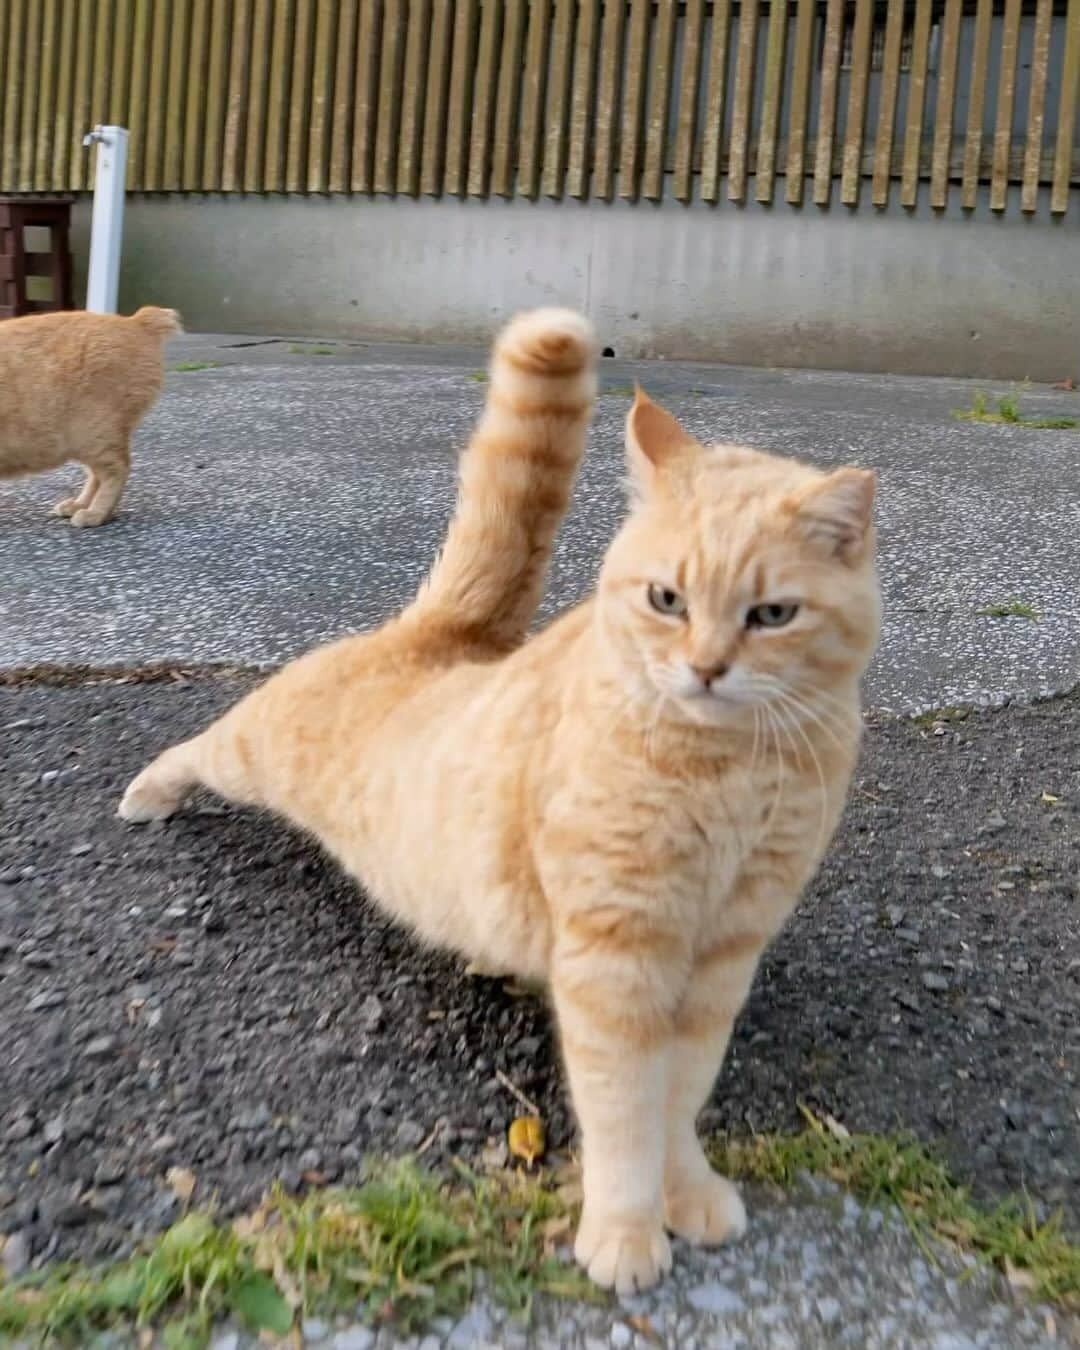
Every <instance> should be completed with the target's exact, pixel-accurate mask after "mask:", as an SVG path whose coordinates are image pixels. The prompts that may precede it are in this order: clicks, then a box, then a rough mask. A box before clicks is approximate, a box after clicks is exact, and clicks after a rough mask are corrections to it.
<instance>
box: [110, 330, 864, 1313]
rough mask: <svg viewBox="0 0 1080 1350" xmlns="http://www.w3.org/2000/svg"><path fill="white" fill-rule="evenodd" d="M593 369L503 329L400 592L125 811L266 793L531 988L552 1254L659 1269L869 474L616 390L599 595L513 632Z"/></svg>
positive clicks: (730, 1222) (839, 767)
mask: <svg viewBox="0 0 1080 1350" xmlns="http://www.w3.org/2000/svg"><path fill="white" fill-rule="evenodd" d="M594 392H595V377H594V341H593V335H592V332H591V330H590V329H589V327H588V326H587V325H586V323H585V321H584V320H582V319H580V318H579V317H578V316H577V315H575V314H572V313H568V312H566V311H559V310H553V311H540V312H537V313H534V314H527V315H524V316H522V317H520V318H518V319H517V320H515V321H514V322H513V323H512V324H511V325H510V326H509V327H508V328H507V329H506V330H505V332H503V334H502V335H501V336H500V338H499V340H498V342H497V344H496V347H495V355H494V360H493V365H492V373H491V381H490V384H489V386H488V397H487V407H486V409H485V411H484V414H483V416H482V418H481V420H480V423H479V425H478V427H477V429H476V431H475V433H474V435H473V438H472V442H471V444H470V446H469V448H468V450H467V451H466V453H465V455H464V457H463V460H462V465H461V487H460V496H459V500H458V507H457V514H456V515H455V517H454V519H453V521H452V523H451V525H450V530H449V534H448V536H447V540H446V545H445V548H444V550H443V553H442V556H441V557H440V558H439V560H438V562H437V563H436V564H435V567H434V569H433V571H432V573H431V575H430V577H429V579H428V581H427V583H426V584H425V585H424V587H423V588H422V590H421V591H420V594H419V595H418V596H417V598H416V599H415V600H414V601H413V603H412V604H411V605H409V606H408V607H407V608H406V609H405V611H404V612H403V613H402V614H401V615H399V616H398V617H397V618H395V619H392V620H391V621H390V622H389V623H387V624H385V625H384V626H383V627H382V628H380V629H378V630H377V631H375V632H372V633H366V634H361V635H358V636H354V637H349V638H346V639H344V640H343V641H341V642H338V643H335V644H333V645H332V646H328V647H324V648H322V649H321V650H318V651H315V652H311V653H309V654H308V655H307V656H305V657H302V658H301V659H300V660H298V661H295V662H293V663H292V664H291V665H289V666H286V667H285V669H284V670H282V671H281V672H279V673H278V674H277V675H275V676H274V677H273V678H272V679H271V680H269V681H268V682H267V683H266V684H264V685H263V686H262V687H261V688H260V689H257V690H256V691H255V692H254V693H252V694H251V695H249V696H248V697H247V698H246V699H244V700H243V701H242V702H241V703H239V704H237V705H236V707H234V708H233V709H232V710H231V711H229V712H228V713H226V714H225V716H224V717H222V718H221V719H220V721H218V722H216V723H214V724H213V725H212V726H211V727H209V728H208V729H207V730H206V731H204V732H203V733H202V734H201V735H198V736H196V737H194V738H193V739H192V740H189V741H185V742H184V743H182V744H180V745H176V746H173V747H172V749H169V750H166V751H165V752H164V753H163V754H161V755H160V756H159V757H158V758H157V759H156V760H154V762H153V763H152V764H151V765H150V766H149V767H148V768H147V769H144V770H143V772H142V773H141V774H140V775H139V776H138V777H137V778H136V779H135V780H134V782H133V783H132V784H131V785H130V787H129V788H128V790H127V793H126V794H125V796H124V799H123V801H122V803H121V805H120V814H121V815H122V816H124V817H126V818H127V819H129V820H151V819H158V818H162V817H165V816H168V815H170V814H171V813H172V812H173V811H175V810H176V809H177V808H178V807H179V806H180V805H181V803H182V802H183V800H184V798H185V797H186V796H187V794H188V793H189V792H190V791H191V790H192V789H193V788H194V787H195V786H197V785H199V784H202V785H205V786H207V787H209V788H211V789H213V790H214V791H216V792H219V793H221V794H223V795H224V796H226V797H230V798H232V799H233V800H236V801H240V802H250V803H257V804H259V805H262V806H266V807H269V808H270V809H271V810H274V811H277V812H279V813H280V814H281V815H283V816H286V817H288V818H289V819H290V820H293V821H295V822H296V823H297V824H298V825H300V826H301V827H302V828H303V829H305V830H308V831H310V833H311V834H313V835H314V836H316V837H317V838H318V839H320V840H322V842H323V843H324V844H325V846H326V847H327V848H328V849H329V850H330V851H331V852H332V853H333V854H334V855H335V856H336V857H337V858H338V859H339V860H340V861H341V863H342V864H343V865H344V866H345V867H346V868H347V869H348V870H349V871H350V872H352V873H353V875H355V876H356V877H358V878H359V879H360V880H361V881H362V882H363V883H364V885H365V886H366V888H367V889H368V890H369V891H370V893H371V895H372V897H373V898H374V899H375V900H376V901H377V902H378V903H380V904H382V905H383V906H384V907H385V908H386V909H387V910H389V911H390V913H392V914H394V915H396V916H397V917H398V918H399V919H400V920H402V921H403V922H404V923H406V924H408V925H409V926H410V927H411V928H412V929H413V930H414V931H415V932H416V933H417V934H418V935H419V936H420V937H421V938H423V939H424V940H426V941H429V942H432V943H435V944H438V945H440V946H445V947H450V948H453V949H456V950H457V951H460V952H462V953H463V954H465V955H466V956H467V957H469V958H470V959H471V960H472V961H474V962H475V963H476V964H477V965H478V966H480V967H481V968H483V969H487V970H491V971H506V972H513V973H516V974H517V975H519V976H522V977H524V978H527V979H537V978H539V979H543V980H545V981H547V983H548V984H549V986H550V990H551V994H552V999H553V1002H554V1006H555V1012H556V1015H557V1018H558V1023H559V1029H560V1032H561V1036H562V1046H563V1053H564V1055H565V1059H566V1065H567V1070H568V1074H569V1080H570V1089H571V1093H572V1096H573V1101H574V1107H575V1109H576V1112H577V1116H578V1120H579V1122H580V1125H581V1130H582V1136H583V1164H584V1207H583V1211H582V1216H581V1223H580V1226H579V1229H578V1233H577V1240H576V1246H575V1251H576V1254H577V1257H578V1260H579V1261H580V1262H581V1263H582V1265H584V1266H585V1268H586V1269H587V1270H588V1272H589V1274H590V1275H591V1276H592V1278H593V1279H594V1280H596V1281H597V1282H598V1283H599V1284H602V1285H606V1286H612V1285H614V1286H615V1287H616V1288H617V1289H619V1290H620V1291H623V1292H626V1291H630V1290H633V1289H635V1288H637V1289H642V1288H645V1287H646V1286H648V1285H650V1284H651V1283H653V1281H655V1280H656V1279H657V1278H658V1277H659V1275H660V1274H661V1273H662V1272H663V1271H665V1270H666V1269H668V1267H669V1266H670V1264H671V1249H670V1245H669V1241H668V1237H667V1233H668V1232H673V1233H676V1234H678V1235H680V1236H681V1237H683V1238H685V1239H687V1240H688V1241H690V1242H702V1243H716V1242H721V1241H723V1240H724V1239H725V1238H727V1237H730V1236H735V1235H738V1234H739V1233H741V1232H742V1230H743V1227H744V1225H745V1221H746V1220H745V1213H744V1210H743V1206H742V1201H741V1199H740V1198H739V1195H738V1192H737V1191H736V1189H735V1187H734V1186H733V1185H732V1184H731V1183H730V1182H729V1181H727V1180H726V1179H725V1178H723V1177H721V1176H718V1175H717V1174H716V1173H715V1172H714V1171H713V1170H712V1168H711V1166H710V1165H709V1162H708V1159H707V1158H706V1156H705V1153H704V1150H703V1149H702V1146H701V1144H700V1143H699V1141H698V1138H697V1133H696V1129H695V1122H696V1118H697V1115H698V1112H699V1111H700V1109H701V1107H702V1106H703V1104H704V1103H705V1101H706V1099H707V1097H708V1095H709V1092H710V1090H711V1088H712V1084H713V1081H714V1079H715V1077H716V1074H717V1071H718V1069H719V1067H720V1064H721V1061H722V1059H723V1056H724V1053H725V1050H726V1047H727V1043H728V1037H729V1035H730V1033H731V1027H732V1022H733V1021H734V1018H735V1016H736V1014H737V1013H738V1011H739V1008H740V1007H741V1005H742V1003H743V1001H744V999H745V998H746V995H747V992H748V991H749V988H750V983H751V980H752V978H753V974H754V970H755V968H756V966H757V962H758V958H759V957H760V955H761V953H762V951H763V949H764V948H765V946H766V945H767V943H768V942H769V941H770V940H771V939H772V938H773V937H774V936H775V935H776V933H777V931H778V930H779V928H780V926H781V924H782V923H783V922H784V920H785V919H786V918H787V916H788V914H789V913H790V912H791V910H792V908H793V907H794V905H795V903H796V901H797V899H798V897H799V894H800V892H801V890H802V889H803V887H804V886H805V884H806V882H807V881H808V880H809V878H810V877H811V876H812V875H813V873H814V871H815V869H816V868H817V865H818V863H819V861H820V859H821V856H822V854H823V852H824V850H825V848H826V846H827V844H828V842H829V839H830V837H831V835H832V833H833V830H834V829H835V827H836V824H837V821H838V819H839V816H840V812H841V809H842V807H843V803H844V798H845V795H846V792H847V788H848V783H849V780H850V777H851V773H852V769H853V767H854V764H855V759H856V755H857V753H858V746H859V739H860V732H861V726H862V722H861V717H860V708H859V680H860V676H861V675H862V673H863V670H864V668H865V666H866V664H867V662H868V660H869V658H870V655H871V653H872V651H873V650H874V646H875V643H876V640H877V635H878V626H879V608H880V602H879V595H878V585H877V578H876V574H875V567H874V531H873V527H872V523H871V507H872V503H873V496H874V478H873V475H872V474H870V473H866V472H863V471H862V470H859V469H839V470H836V471H835V472H833V473H822V472H819V471H818V470H816V469H813V468H810V467H808V466H806V465H804V464H799V463H796V462H794V461H792V460H789V459H781V458H778V457H776V456H773V455H769V454H765V453H763V452H761V451H757V450H748V449H743V448H740V447H737V446H731V445H717V446H713V447H711V448H705V447H704V446H702V445H700V444H699V443H698V442H697V441H696V440H695V439H694V438H693V437H692V436H690V435H688V434H687V433H686V432H685V431H684V430H683V428H682V427H681V426H680V425H679V423H678V422H677V421H676V420H675V419H674V418H673V417H672V416H671V415H670V414H668V413H667V412H665V411H664V410H663V409H661V408H659V407H658V406H657V405H656V404H654V403H652V402H650V400H649V399H648V398H646V397H645V395H644V394H642V393H640V392H639V393H638V395H637V398H636V399H635V401H634V405H633V407H632V409H631V410H630V414H629V417H628V419H627V434H626V450H627V456H628V459H629V467H630V472H631V477H632V479H633V482H634V501H633V504H632V508H631V511H630V514H629V517H628V518H627V520H626V522H625V524H624V525H623V527H622V528H621V530H620V531H619V532H618V534H617V535H616V537H615V539H614V541H613V543H612V544H611V546H610V547H609V549H608V552H607V556H606V557H605V559H604V563H603V566H602V568H601V571H600V577H599V582H598V585H597V588H596V591H595V594H594V595H593V596H592V597H591V598H590V599H588V600H586V601H585V602H584V603H583V604H581V605H579V606H578V607H577V608H575V609H573V610H571V611H570V612H569V613H568V614H565V615H563V616H562V617H561V618H559V619H557V620H556V621H555V622H554V623H552V624H551V625H550V626H549V627H547V628H546V629H545V630H543V631H542V632H540V633H538V634H537V635H536V636H534V637H532V638H530V639H529V640H528V641H526V631H527V627H528V625H529V623H530V621H531V620H532V618H533V616H534V613H535V610H536V606H537V604H538V601H539V599H540V595H541V591H542V584H543V577H544V570H545V567H546V564H547V560H548V554H549V551H550V547H551V543H552V539H553V536H554V533H555V529H556V526H557V524H558V522H559V519H560V518H561V516H562V514H563V511H564V509H565V507H566V504H567V499H568V496H569V492H570V487H571V484H572V481H573V478H574V474H575V471H576V468H577V464H578V460H579V457H580V455H581V452H582V448H583V445H584V440H585V432H586V426H587V423H588V420H589V416H590V412H591V406H592V401H593V396H594ZM167 837H168V836H162V838H163V839H167Z"/></svg>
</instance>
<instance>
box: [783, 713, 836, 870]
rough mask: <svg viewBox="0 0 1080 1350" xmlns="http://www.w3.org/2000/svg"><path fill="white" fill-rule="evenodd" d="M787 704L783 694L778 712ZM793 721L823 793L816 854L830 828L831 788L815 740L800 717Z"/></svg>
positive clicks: (824, 842)
mask: <svg viewBox="0 0 1080 1350" xmlns="http://www.w3.org/2000/svg"><path fill="white" fill-rule="evenodd" d="M786 706H790V705H788V702H787V698H786V696H785V695H783V694H781V695H780V705H779V707H778V708H777V713H778V714H780V713H781V711H782V709H783V708H784V707H786ZM791 723H792V726H793V727H794V729H795V731H796V732H797V733H798V735H799V736H800V737H801V739H802V742H803V744H804V745H805V746H806V749H807V753H808V754H809V756H810V758H811V760H812V761H813V764H814V769H815V771H816V772H817V778H818V783H819V784H820V785H821V795H820V798H819V800H820V802H821V819H820V821H819V825H818V837H817V843H816V844H815V847H814V852H815V854H816V855H819V854H820V853H821V852H822V850H823V849H824V846H825V844H826V842H827V834H828V828H829V790H828V788H827V787H826V785H825V773H824V770H823V769H822V767H821V760H820V759H819V758H818V753H817V751H816V750H815V749H814V745H813V742H812V741H811V740H810V737H809V736H808V735H807V734H806V732H805V731H804V730H803V728H802V726H801V725H800V724H799V722H798V719H797V718H796V717H794V716H792V718H791Z"/></svg>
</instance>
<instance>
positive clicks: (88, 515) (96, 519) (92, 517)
mask: <svg viewBox="0 0 1080 1350" xmlns="http://www.w3.org/2000/svg"><path fill="white" fill-rule="evenodd" d="M108 519H109V517H108V516H106V515H103V514H102V513H101V512H100V511H91V510H90V509H89V508H88V507H85V506H84V507H81V508H80V509H79V510H78V511H76V512H75V513H74V514H73V515H72V517H71V523H72V525H74V526H75V528H76V529H80V530H82V529H88V528H89V527H90V526H92V525H104V524H105V522H106V521H107V520H108Z"/></svg>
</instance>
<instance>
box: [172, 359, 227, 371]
mask: <svg viewBox="0 0 1080 1350" xmlns="http://www.w3.org/2000/svg"><path fill="white" fill-rule="evenodd" d="M217 368H218V362H217V361H178V362H177V363H176V365H175V366H170V367H169V369H170V370H176V371H189V370H216V369H217Z"/></svg>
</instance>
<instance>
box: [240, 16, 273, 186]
mask: <svg viewBox="0 0 1080 1350" xmlns="http://www.w3.org/2000/svg"><path fill="white" fill-rule="evenodd" d="M253 5H254V9H253V11H252V15H251V57H250V67H249V69H250V76H249V79H248V90H247V112H246V119H245V134H244V170H243V188H244V191H245V192H262V191H263V189H264V188H265V186H266V183H265V178H264V173H265V167H266V129H267V120H268V118H269V117H271V116H273V113H272V112H271V106H270V68H271V67H270V60H271V56H272V44H273V27H272V13H271V11H272V10H273V7H274V6H273V0H253Z"/></svg>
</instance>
